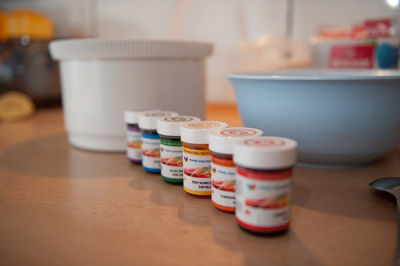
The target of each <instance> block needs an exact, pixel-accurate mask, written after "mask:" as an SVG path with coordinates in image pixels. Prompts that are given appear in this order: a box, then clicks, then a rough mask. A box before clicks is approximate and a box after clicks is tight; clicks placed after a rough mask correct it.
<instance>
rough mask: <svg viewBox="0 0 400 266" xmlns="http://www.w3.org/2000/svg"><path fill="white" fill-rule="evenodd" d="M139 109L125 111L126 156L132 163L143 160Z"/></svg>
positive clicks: (138, 162)
mask: <svg viewBox="0 0 400 266" xmlns="http://www.w3.org/2000/svg"><path fill="white" fill-rule="evenodd" d="M138 114H139V111H125V112H124V121H125V123H126V144H127V145H126V156H127V157H128V159H129V161H131V162H132V163H137V164H140V163H141V162H142V149H141V147H142V141H141V131H140V128H139V125H138Z"/></svg>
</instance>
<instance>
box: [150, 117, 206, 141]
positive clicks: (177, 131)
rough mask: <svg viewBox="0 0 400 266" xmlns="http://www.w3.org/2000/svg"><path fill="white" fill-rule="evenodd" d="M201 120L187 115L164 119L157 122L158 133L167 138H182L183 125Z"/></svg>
mask: <svg viewBox="0 0 400 266" xmlns="http://www.w3.org/2000/svg"><path fill="white" fill-rule="evenodd" d="M200 120H201V119H200V118H198V117H194V116H187V115H179V116H167V117H162V118H159V119H158V120H157V133H158V134H161V135H165V136H180V135H181V125H182V124H183V123H187V122H190V121H200Z"/></svg>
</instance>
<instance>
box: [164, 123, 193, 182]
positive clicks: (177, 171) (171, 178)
mask: <svg viewBox="0 0 400 266" xmlns="http://www.w3.org/2000/svg"><path fill="white" fill-rule="evenodd" d="M191 121H200V118H198V117H194V116H167V117H162V118H159V119H158V121H157V133H158V134H159V135H160V151H161V177H162V178H163V179H164V180H165V181H167V182H168V183H172V184H182V183H183V167H182V166H183V163H182V142H181V125H182V124H183V123H187V122H191Z"/></svg>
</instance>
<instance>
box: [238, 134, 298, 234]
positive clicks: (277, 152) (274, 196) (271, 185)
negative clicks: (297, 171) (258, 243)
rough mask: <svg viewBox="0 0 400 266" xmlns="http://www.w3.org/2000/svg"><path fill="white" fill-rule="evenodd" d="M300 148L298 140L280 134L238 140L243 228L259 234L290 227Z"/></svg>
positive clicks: (239, 189)
mask: <svg viewBox="0 0 400 266" xmlns="http://www.w3.org/2000/svg"><path fill="white" fill-rule="evenodd" d="M296 148H297V143H296V141H294V140H291V139H287V138H280V137H257V138H254V139H250V140H245V141H239V142H236V143H234V151H233V160H234V162H235V164H236V166H237V173H236V220H237V222H238V224H239V226H240V227H242V228H244V229H246V230H247V231H250V232H253V233H259V234H271V233H278V232H282V231H285V230H286V229H288V228H289V223H290V206H291V204H290V197H291V177H292V173H293V166H294V165H295V163H296Z"/></svg>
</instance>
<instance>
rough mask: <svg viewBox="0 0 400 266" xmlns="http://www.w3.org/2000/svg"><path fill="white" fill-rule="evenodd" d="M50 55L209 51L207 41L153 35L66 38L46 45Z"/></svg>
mask: <svg viewBox="0 0 400 266" xmlns="http://www.w3.org/2000/svg"><path fill="white" fill-rule="evenodd" d="M49 48H50V53H51V56H52V57H53V59H56V60H62V59H77V58H85V59H93V58H96V59H99V58H102V59H104V58H108V59H109V58H113V59H115V58H197V57H199V58H201V57H206V56H209V55H211V54H212V52H213V44H212V43H209V42H199V41H184V40H155V39H114V40H113V39H67V40H57V41H52V42H51V43H50V45H49Z"/></svg>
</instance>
